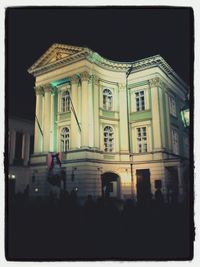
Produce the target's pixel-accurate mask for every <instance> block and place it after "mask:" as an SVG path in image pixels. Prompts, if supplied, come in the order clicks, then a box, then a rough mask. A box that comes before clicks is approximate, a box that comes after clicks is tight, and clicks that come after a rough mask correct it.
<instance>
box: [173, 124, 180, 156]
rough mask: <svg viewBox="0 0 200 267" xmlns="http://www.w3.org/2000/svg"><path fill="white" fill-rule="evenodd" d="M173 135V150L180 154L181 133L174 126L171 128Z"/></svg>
mask: <svg viewBox="0 0 200 267" xmlns="http://www.w3.org/2000/svg"><path fill="white" fill-rule="evenodd" d="M171 137H172V152H173V153H174V154H176V155H179V134H178V130H176V129H174V128H172V129H171Z"/></svg>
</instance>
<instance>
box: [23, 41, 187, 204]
mask: <svg viewBox="0 0 200 267" xmlns="http://www.w3.org/2000/svg"><path fill="white" fill-rule="evenodd" d="M127 70H128V72H129V73H128V72H127ZM28 71H29V73H30V74H32V75H34V77H35V94H36V116H37V119H36V122H35V143H34V154H33V155H32V157H31V168H32V171H33V173H34V182H33V183H32V184H31V186H30V194H31V195H32V196H35V195H40V196H45V195H47V194H49V193H50V192H51V191H52V190H53V189H52V185H51V184H50V183H48V182H47V180H48V179H47V173H48V166H47V155H48V153H49V152H61V153H62V168H63V169H64V170H65V173H66V188H67V190H68V191H71V190H72V189H74V188H76V189H77V190H78V196H79V197H80V198H85V197H86V196H87V195H89V194H90V195H93V196H95V197H98V196H102V195H105V194H109V195H110V196H112V197H119V198H121V199H126V198H130V197H134V198H135V199H138V200H142V199H143V198H144V197H145V196H147V195H149V194H150V193H152V194H154V193H155V190H156V188H157V187H161V190H162V192H163V194H164V196H165V200H166V201H167V200H169V198H170V197H171V196H172V195H173V196H175V195H176V196H178V197H179V200H181V199H182V198H183V196H184V183H185V180H186V178H187V177H185V173H186V169H187V167H188V155H189V154H188V152H189V145H188V133H187V129H185V128H184V126H183V124H182V121H181V116H180V109H181V107H182V106H183V105H184V100H185V95H186V93H187V91H188V87H187V85H186V84H185V83H184V81H183V80H181V79H180V78H179V76H178V75H177V74H176V73H175V72H174V71H173V70H172V68H171V67H170V66H169V65H168V64H167V62H166V61H165V60H164V59H163V58H162V57H161V56H159V55H156V56H153V57H149V58H145V59H142V60H139V61H135V62H128V63H127V62H126V63H124V62H116V61H112V60H108V59H105V58H103V57H101V56H100V55H99V54H98V53H96V52H93V51H92V50H90V49H88V48H82V47H76V46H69V45H63V44H53V45H52V46H51V47H50V48H49V49H48V50H47V51H46V53H44V54H43V55H42V56H41V57H40V58H39V59H38V60H37V61H36V63H35V64H34V65H32V67H31V68H29V70H28Z"/></svg>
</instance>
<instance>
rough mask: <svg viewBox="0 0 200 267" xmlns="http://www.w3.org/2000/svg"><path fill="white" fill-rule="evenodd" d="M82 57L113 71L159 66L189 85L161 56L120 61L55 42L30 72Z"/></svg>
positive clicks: (56, 67) (46, 69)
mask: <svg viewBox="0 0 200 267" xmlns="http://www.w3.org/2000/svg"><path fill="white" fill-rule="evenodd" d="M81 59H87V60H88V61H90V62H92V63H94V64H97V65H99V66H102V67H104V68H106V69H110V70H113V71H122V72H126V71H127V69H128V68H129V67H131V66H132V68H133V69H132V73H133V72H136V71H140V70H144V69H148V68H152V67H156V66H158V67H159V68H160V69H162V70H163V71H164V72H165V73H166V74H167V75H168V76H173V77H175V78H176V79H177V80H178V81H179V82H180V83H181V84H182V85H183V86H184V87H187V85H186V84H185V82H184V81H183V80H182V79H181V78H180V77H179V76H178V75H177V74H176V73H175V71H174V70H173V69H172V68H171V67H170V66H169V64H168V63H167V62H166V61H165V60H164V59H163V58H162V57H161V56H160V55H155V56H152V57H148V58H144V59H140V60H137V61H130V62H119V61H114V60H109V59H106V58H104V57H102V56H100V55H99V54H98V53H97V52H94V51H92V50H91V49H89V48H87V47H78V46H72V45H66V44H58V43H55V44H53V45H52V46H51V47H50V48H49V49H48V50H47V51H46V52H45V53H44V54H43V55H42V56H41V57H40V58H39V59H38V60H37V61H36V62H35V63H34V64H33V65H32V66H31V67H30V68H29V69H28V72H29V73H30V74H32V75H34V76H38V75H41V74H43V73H47V72H49V71H51V70H55V69H58V68H60V67H63V66H66V65H67V64H71V63H73V62H76V61H79V60H81Z"/></svg>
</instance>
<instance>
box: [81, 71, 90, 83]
mask: <svg viewBox="0 0 200 267" xmlns="http://www.w3.org/2000/svg"><path fill="white" fill-rule="evenodd" d="M80 76H81V80H82V81H88V80H89V78H90V75H89V73H88V72H87V71H84V72H82V73H81V74H80Z"/></svg>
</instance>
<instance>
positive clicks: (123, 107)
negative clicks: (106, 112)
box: [118, 84, 131, 152]
mask: <svg viewBox="0 0 200 267" xmlns="http://www.w3.org/2000/svg"><path fill="white" fill-rule="evenodd" d="M118 88H119V111H120V112H119V116H120V127H119V132H120V151H121V152H128V151H129V145H128V130H129V129H128V127H129V126H128V118H127V99H126V86H125V84H119V85H118ZM130 139H131V136H130Z"/></svg>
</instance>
